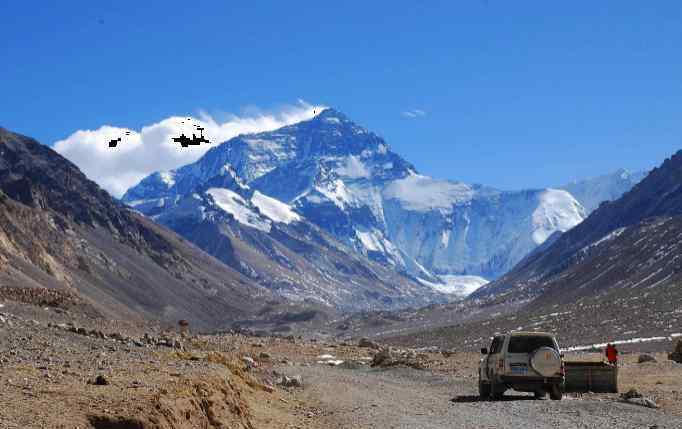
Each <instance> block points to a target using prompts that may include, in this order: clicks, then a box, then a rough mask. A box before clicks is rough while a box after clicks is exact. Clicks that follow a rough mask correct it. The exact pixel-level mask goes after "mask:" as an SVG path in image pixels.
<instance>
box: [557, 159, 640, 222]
mask: <svg viewBox="0 0 682 429" xmlns="http://www.w3.org/2000/svg"><path fill="white" fill-rule="evenodd" d="M647 173H648V172H647V171H636V172H634V173H633V172H630V171H628V170H625V169H622V168H621V169H619V170H616V171H615V172H613V173H610V174H604V175H602V176H597V177H592V178H589V179H584V180H576V181H573V182H571V183H568V184H566V185H563V186H559V189H563V190H565V191H568V192H569V193H570V194H571V195H573V196H574V197H575V199H576V200H578V202H580V204H582V205H583V207H585V210H587V212H588V213H591V212H592V211H594V210H595V209H596V208H597V207H599V204H601V203H603V202H604V201H613V200H617V199H618V198H620V197H621V196H622V195H623V194H624V193H626V192H627V191H629V190H630V189H632V187H633V186H635V185H636V184H637V183H639V182H641V181H642V179H644V177H645V176H646V175H647Z"/></svg>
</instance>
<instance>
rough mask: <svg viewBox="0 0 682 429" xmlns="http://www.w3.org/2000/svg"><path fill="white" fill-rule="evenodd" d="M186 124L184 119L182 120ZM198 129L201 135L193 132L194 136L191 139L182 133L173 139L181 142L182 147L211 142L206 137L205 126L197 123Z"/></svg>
mask: <svg viewBox="0 0 682 429" xmlns="http://www.w3.org/2000/svg"><path fill="white" fill-rule="evenodd" d="M181 123H183V124H184V121H183V122H181ZM195 127H196V129H197V131H199V133H200V136H199V137H197V136H196V134H194V133H192V138H191V139H190V138H189V137H187V136H186V135H185V133H182V134H180V137H173V141H174V142H176V143H180V145H181V146H182V147H189V146H199V145H200V144H201V143H210V141H208V139H206V137H204V128H202V127H200V126H198V125H195Z"/></svg>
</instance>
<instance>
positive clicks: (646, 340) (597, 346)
mask: <svg viewBox="0 0 682 429" xmlns="http://www.w3.org/2000/svg"><path fill="white" fill-rule="evenodd" d="M680 335H682V334H670V335H669V336H667V337H644V338H631V339H629V340H616V341H611V344H614V345H619V344H638V343H650V342H659V341H672V340H673V338H677V337H679V336H680ZM607 344H608V343H598V344H590V345H587V346H574V347H567V348H565V349H561V351H562V352H576V351H582V350H591V349H603V348H604V347H606V346H607Z"/></svg>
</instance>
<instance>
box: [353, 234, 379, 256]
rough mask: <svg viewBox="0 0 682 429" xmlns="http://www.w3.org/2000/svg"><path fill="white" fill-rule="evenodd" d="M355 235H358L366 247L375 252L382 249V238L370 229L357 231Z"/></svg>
mask: <svg viewBox="0 0 682 429" xmlns="http://www.w3.org/2000/svg"><path fill="white" fill-rule="evenodd" d="M355 235H356V236H357V237H358V239H359V240H360V242H361V243H362V245H363V246H365V249H367V250H371V251H374V252H380V251H381V250H382V247H383V246H382V245H381V239H380V238H378V237H377V236H376V235H375V234H374V233H373V232H368V231H355Z"/></svg>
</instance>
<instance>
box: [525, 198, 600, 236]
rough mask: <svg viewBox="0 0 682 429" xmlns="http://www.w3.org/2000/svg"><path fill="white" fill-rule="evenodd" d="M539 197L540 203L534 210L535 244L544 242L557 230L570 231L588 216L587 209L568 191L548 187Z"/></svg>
mask: <svg viewBox="0 0 682 429" xmlns="http://www.w3.org/2000/svg"><path fill="white" fill-rule="evenodd" d="M538 197H539V200H540V203H539V205H538V207H537V208H536V209H535V211H534V212H533V241H534V242H535V244H542V243H544V242H545V240H547V237H549V236H550V235H552V234H553V233H554V232H556V231H561V232H565V231H568V230H569V229H571V228H573V227H574V226H575V225H577V224H579V223H580V222H581V221H582V220H583V219H585V218H586V217H587V214H586V213H585V209H584V208H583V207H582V206H581V205H580V203H579V202H578V201H576V199H575V198H573V196H572V195H571V194H569V193H568V192H566V191H562V190H558V189H547V190H545V191H543V192H542V193H540V195H539V196H538Z"/></svg>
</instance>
